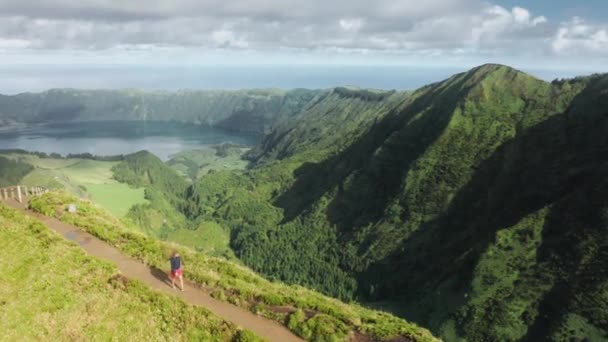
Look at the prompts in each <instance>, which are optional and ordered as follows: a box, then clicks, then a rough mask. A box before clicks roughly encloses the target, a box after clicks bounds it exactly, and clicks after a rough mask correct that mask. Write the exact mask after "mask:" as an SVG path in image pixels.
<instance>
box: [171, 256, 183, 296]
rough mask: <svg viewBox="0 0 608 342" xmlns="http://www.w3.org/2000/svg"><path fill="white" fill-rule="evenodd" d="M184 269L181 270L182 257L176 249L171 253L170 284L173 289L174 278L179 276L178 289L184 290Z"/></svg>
mask: <svg viewBox="0 0 608 342" xmlns="http://www.w3.org/2000/svg"><path fill="white" fill-rule="evenodd" d="M183 275H184V271H183V270H182V258H181V257H180V256H179V253H177V251H173V254H172V255H171V286H173V289H175V278H179V285H180V286H179V287H180V290H182V291H184V278H183Z"/></svg>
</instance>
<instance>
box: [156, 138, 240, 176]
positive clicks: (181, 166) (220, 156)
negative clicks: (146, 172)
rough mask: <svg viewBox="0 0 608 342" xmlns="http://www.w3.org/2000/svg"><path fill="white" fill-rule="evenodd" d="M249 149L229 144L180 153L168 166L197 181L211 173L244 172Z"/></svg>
mask: <svg viewBox="0 0 608 342" xmlns="http://www.w3.org/2000/svg"><path fill="white" fill-rule="evenodd" d="M247 151H249V148H243V147H239V146H232V145H228V144H224V145H218V146H213V147H212V148H208V149H200V150H192V151H184V152H180V153H178V154H176V155H174V156H172V157H171V160H169V161H168V162H167V165H169V166H171V168H173V169H174V170H175V171H177V172H178V173H179V174H180V175H181V176H183V177H186V178H189V179H191V180H196V179H198V178H199V177H201V176H204V175H206V174H207V173H209V172H210V171H212V170H213V171H220V170H243V169H245V168H246V167H247V164H248V163H249V162H248V161H246V160H244V159H243V155H244V154H245V153H246V152H247Z"/></svg>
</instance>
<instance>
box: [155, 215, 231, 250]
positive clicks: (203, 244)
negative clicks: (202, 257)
mask: <svg viewBox="0 0 608 342" xmlns="http://www.w3.org/2000/svg"><path fill="white" fill-rule="evenodd" d="M166 240H167V241H172V242H176V243H178V244H180V245H184V246H187V247H190V248H193V249H195V250H196V251H199V252H203V253H206V254H209V255H227V256H232V251H231V249H230V247H229V244H230V232H229V231H228V230H227V229H226V228H224V227H222V226H220V225H219V224H217V223H215V222H201V223H199V224H198V227H197V229H195V230H191V229H184V228H179V229H176V230H174V231H171V232H169V234H168V235H167V238H166Z"/></svg>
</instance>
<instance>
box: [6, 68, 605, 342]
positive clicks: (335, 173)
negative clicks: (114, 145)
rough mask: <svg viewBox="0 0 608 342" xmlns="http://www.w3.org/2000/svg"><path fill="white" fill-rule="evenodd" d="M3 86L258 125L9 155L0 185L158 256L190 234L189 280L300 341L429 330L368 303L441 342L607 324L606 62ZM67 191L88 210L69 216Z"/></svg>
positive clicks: (43, 100)
mask: <svg viewBox="0 0 608 342" xmlns="http://www.w3.org/2000/svg"><path fill="white" fill-rule="evenodd" d="M0 100H1V101H0V108H5V107H3V105H2V101H5V103H11V105H12V106H14V107H11V108H14V109H11V112H13V113H15V114H18V113H20V114H19V115H9V116H6V117H2V119H4V120H6V121H7V122H8V121H21V122H24V123H27V124H30V123H40V122H48V121H51V122H52V121H53V120H55V119H57V120H65V119H66V118H67V117H66V116H65V115H69V119H71V120H74V122H76V123H78V122H87V123H88V124H92V121H90V118H92V117H95V116H96V115H97V114H98V113H100V112H105V111H108V113H109V112H110V111H109V109H108V108H113V111H112V113H114V114H112V115H108V116H107V117H108V119H113V120H115V119H117V118H118V116H120V115H123V116H124V117H125V118H126V119H128V120H140V121H146V120H151V119H154V120H162V121H165V120H166V121H171V120H177V121H181V122H183V123H188V124H190V125H192V124H203V125H209V126H210V127H212V128H214V127H215V128H222V129H230V130H232V131H233V132H240V133H243V134H245V133H246V134H250V133H252V132H253V133H256V134H263V138H262V139H261V141H259V140H258V142H259V143H258V142H255V143H254V142H251V143H249V144H240V143H237V144H222V143H223V142H225V141H224V140H222V139H220V140H222V141H217V142H215V143H214V145H213V144H212V145H210V146H209V147H206V148H203V149H198V148H194V149H183V150H182V151H178V152H176V153H172V154H171V155H167V157H166V158H164V157H163V156H159V155H157V154H156V153H154V151H150V152H152V153H150V152H146V151H140V152H136V153H124V155H120V156H116V157H95V156H86V158H79V157H78V156H72V157H68V158H64V157H61V156H57V155H55V156H48V155H45V156H42V157H41V156H40V155H36V154H32V153H27V152H25V151H5V152H2V154H1V155H0V163H1V164H0V165H4V166H3V167H2V170H0V180H1V181H3V182H4V183H6V184H17V183H20V184H25V185H38V186H45V187H48V188H50V189H57V190H62V191H63V192H52V193H51V194H49V195H45V196H44V197H43V198H41V199H40V200H38V201H37V202H35V203H32V206H33V207H34V209H35V210H37V211H38V212H41V213H44V214H45V215H49V216H56V217H57V218H58V219H60V220H66V222H68V223H72V224H75V225H77V226H79V227H82V228H84V229H86V230H87V231H89V232H90V233H91V234H93V235H96V236H98V237H99V238H101V239H103V240H105V241H108V242H110V243H112V244H115V245H116V246H117V247H118V248H119V249H121V250H122V251H123V252H125V253H128V254H129V253H131V255H132V256H134V257H138V258H140V259H143V260H145V261H146V262H149V263H151V264H152V265H157V264H158V265H159V266H160V265H161V262H162V261H161V260H162V257H161V255H162V253H164V251H165V250H166V249H167V248H169V247H167V246H168V245H165V244H167V243H177V244H179V245H181V246H185V247H180V248H186V249H184V250H183V251H184V253H185V254H186V255H188V258H190V259H192V260H196V261H195V262H196V263H198V264H197V266H194V267H195V268H196V270H192V272H193V273H192V274H191V275H190V276H191V277H193V279H194V280H195V281H197V282H199V283H201V284H205V285H206V286H209V285H210V284H211V286H212V287H214V288H215V289H221V290H218V292H216V294H215V295H216V296H218V297H224V299H225V300H228V301H231V302H234V304H235V305H238V306H241V307H245V308H248V309H250V310H252V311H257V310H259V311H260V313H261V314H262V315H264V316H266V317H270V318H273V319H276V320H278V321H280V322H283V323H285V324H286V325H288V326H289V328H290V329H291V330H292V331H294V332H295V333H296V334H298V335H299V336H301V337H304V338H306V339H308V340H315V341H316V340H331V339H330V337H331V336H335V339H336V340H344V339H346V338H347V336H350V334H352V333H353V332H355V331H356V332H361V333H365V334H367V335H369V336H373V337H374V338H377V339H379V340H390V339H391V338H394V337H395V336H406V337H408V338H413V339H415V340H417V337H414V336H425V337H424V338H427V337H428V336H427V335H426V334H425V333H420V334H421V335H416V334H417V333H415V331H418V330H417V329H418V328H417V327H415V326H413V325H409V324H410V323H407V322H406V321H405V320H401V319H398V318H396V317H395V316H392V315H390V314H386V313H378V312H377V311H373V310H370V309H367V308H364V307H360V306H359V304H356V303H368V305H369V306H371V307H382V308H386V309H387V310H391V311H393V312H394V313H395V314H398V315H399V316H401V317H403V318H404V319H406V320H407V321H408V322H413V323H415V324H418V325H420V326H422V327H426V328H428V329H429V330H430V331H431V332H432V333H433V334H434V335H435V336H437V337H440V338H442V339H443V340H445V341H465V340H466V341H515V340H525V341H538V340H556V341H570V340H584V338H588V339H590V340H603V339H608V326H607V325H606V322H608V307H605V306H606V305H605V303H608V290H607V289H608V274H607V273H606V271H605V269H606V266H607V265H608V264H607V263H608V259H606V256H607V255H608V239H607V238H606V234H605V231H606V229H607V227H608V202H607V200H606V199H607V198H608V197H607V195H608V192H607V191H608V140H607V139H608V134H606V132H608V109H607V108H608V76H606V75H592V76H587V77H577V78H574V79H567V80H556V81H554V82H546V81H542V80H539V79H536V78H534V77H532V76H530V75H528V74H526V73H523V72H521V71H518V70H516V69H513V68H510V67H507V66H504V65H496V64H487V65H483V66H480V67H476V68H473V69H471V70H470V71H468V72H465V73H461V74H456V75H454V76H452V77H450V78H448V79H446V80H444V81H441V82H437V83H434V84H430V85H428V86H425V87H422V88H420V89H417V90H414V91H382V90H366V89H358V88H350V87H338V88H333V89H327V90H300V89H298V90H291V91H274V90H272V91H271V90H251V91H233V92H220V91H218V92H212V91H209V92H201V93H190V92H187V93H174V94H167V93H154V94H152V93H150V94H144V93H138V92H101V91H99V92H89V91H77V90H61V91H60V90H55V91H49V92H47V93H46V95H45V96H41V95H37V94H24V95H17V96H15V97H3V98H1V99H0ZM143 101H145V103H146V106H147V107H145V110H144V109H142V107H141V106H142V103H143ZM177 103H180V106H183V107H177ZM197 106H198V107H197ZM32 108H36V110H34V109H32ZM66 108H67V109H70V108H71V109H72V110H67V109H66ZM196 108H198V109H196ZM200 108H206V109H205V110H200ZM57 113H61V114H57ZM162 113H172V114H171V115H169V116H163V114H162ZM194 113H197V114H194ZM113 115H116V117H114V116H113ZM133 152H135V151H133ZM118 154H120V153H118ZM81 157H82V156H81ZM87 199H89V200H91V201H92V202H94V203H95V205H94V204H92V203H91V202H88V201H86V200H87ZM68 203H79V207H81V208H86V210H84V211H83V213H82V214H79V215H78V216H77V217H70V216H68V215H64V214H62V209H61V208H64V209H65V206H66V205H67V204H68ZM97 205H99V207H97ZM102 208H103V209H102ZM64 209H63V210H64ZM106 210H107V211H109V213H108V212H106ZM142 233H143V234H144V235H142ZM210 265H216V267H217V269H215V271H214V272H215V273H212V274H209V273H205V272H207V268H209V267H210ZM237 265H238V266H237ZM241 265H242V266H241ZM233 267H235V268H233ZM241 267H243V269H245V268H244V267H247V268H250V269H251V270H253V271H255V272H257V273H259V274H260V275H261V276H263V278H262V277H260V276H258V275H257V274H255V273H253V272H251V271H248V270H247V271H243V270H242V269H241ZM249 272H251V273H249ZM283 283H284V284H285V285H283ZM304 288H307V289H306V290H305V289H304ZM313 291H317V292H313ZM318 293H323V294H324V295H321V294H318ZM298 296H304V297H305V298H306V299H302V300H301V301H298V300H297V297H298ZM326 296H329V297H333V298H337V299H339V300H341V301H342V302H344V303H351V305H352V306H351V305H349V304H342V302H338V301H337V300H336V301H334V299H329V298H328V297H326ZM252 298H257V300H258V301H257V303H253V302H252V301H251V299H252ZM277 306H287V307H290V308H292V309H293V310H287V311H286V312H276V308H275V307H277ZM334 306H335V307H337V308H339V309H335V310H334V309H331V307H334ZM273 310H275V311H273ZM307 310H312V311H314V312H316V313H317V314H318V315H316V316H312V317H308V318H307V312H308V311H307ZM376 315H379V316H376ZM421 331H422V330H421ZM429 336H430V335H429ZM332 338H333V337H332ZM428 338H429V339H430V337H428ZM420 340H423V339H420Z"/></svg>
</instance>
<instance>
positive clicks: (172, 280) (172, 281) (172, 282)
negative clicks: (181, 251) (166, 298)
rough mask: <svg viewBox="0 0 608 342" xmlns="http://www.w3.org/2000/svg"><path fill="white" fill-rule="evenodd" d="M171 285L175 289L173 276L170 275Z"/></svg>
mask: <svg viewBox="0 0 608 342" xmlns="http://www.w3.org/2000/svg"><path fill="white" fill-rule="evenodd" d="M171 287H172V288H173V289H174V290H175V277H174V276H173V275H172V276H171Z"/></svg>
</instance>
